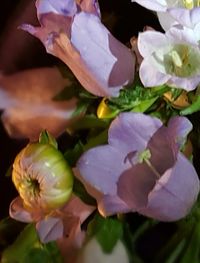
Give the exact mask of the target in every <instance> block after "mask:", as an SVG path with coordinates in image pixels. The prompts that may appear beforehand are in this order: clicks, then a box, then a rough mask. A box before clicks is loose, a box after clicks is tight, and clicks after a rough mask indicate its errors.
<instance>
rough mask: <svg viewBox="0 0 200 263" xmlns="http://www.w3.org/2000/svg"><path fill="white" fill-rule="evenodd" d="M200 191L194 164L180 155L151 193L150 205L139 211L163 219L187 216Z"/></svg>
mask: <svg viewBox="0 0 200 263" xmlns="http://www.w3.org/2000/svg"><path fill="white" fill-rule="evenodd" d="M198 193H199V179H198V176H197V173H196V171H195V169H194V167H193V165H192V164H191V163H190V162H189V161H188V160H187V159H186V158H185V157H184V156H183V155H182V154H179V155H178V159H177V162H176V164H175V166H174V167H173V168H171V169H169V170H167V171H166V172H165V174H164V175H163V176H162V177H161V178H160V179H159V181H158V182H157V184H156V186H155V187H154V189H153V190H152V191H151V193H150V194H149V202H148V206H147V207H146V208H144V209H141V210H139V213H141V214H144V215H146V216H149V217H152V218H155V219H158V220H161V221H174V220H179V219H181V218H183V217H185V216H186V215H187V214H188V213H189V211H190V210H191V208H192V206H193V204H194V203H195V201H196V199H197V196H198Z"/></svg>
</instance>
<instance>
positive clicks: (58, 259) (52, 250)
mask: <svg viewBox="0 0 200 263" xmlns="http://www.w3.org/2000/svg"><path fill="white" fill-rule="evenodd" d="M44 248H45V249H46V250H47V251H48V253H49V255H50V256H51V258H52V259H53V262H52V263H63V259H62V256H61V253H60V250H59V249H58V246H57V244H56V242H55V241H52V242H49V243H46V244H44Z"/></svg>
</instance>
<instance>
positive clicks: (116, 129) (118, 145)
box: [77, 113, 199, 221]
mask: <svg viewBox="0 0 200 263" xmlns="http://www.w3.org/2000/svg"><path fill="white" fill-rule="evenodd" d="M191 128H192V125H191V123H190V122H189V121H188V120H187V119H186V118H184V117H174V118H172V119H171V120H170V121H169V123H168V126H167V127H166V126H164V125H163V124H162V122H161V121H160V120H159V119H157V118H152V117H150V116H147V115H144V114H141V113H121V114H120V115H119V116H118V117H117V118H116V119H115V120H114V121H113V122H112V124H111V126H110V129H109V133H108V135H109V139H108V145H102V146H98V147H96V148H93V149H91V150H89V151H87V152H86V153H84V154H83V156H81V158H80V160H79V161H78V163H77V167H78V169H79V172H80V175H79V178H80V179H81V180H82V181H83V182H84V183H85V186H86V188H87V190H88V192H89V193H90V194H91V195H93V196H94V197H95V198H96V199H97V201H98V208H99V211H100V213H101V214H103V215H105V216H106V215H112V214H115V213H123V212H130V211H132V212H139V213H141V214H143V215H146V216H149V217H152V218H155V219H158V220H161V221H173V220H178V219H180V218H182V217H184V216H186V215H187V214H188V213H189V211H190V209H191V207H192V206H193V204H194V202H195V201H196V199H197V195H198V193H199V179H198V176H197V173H196V171H195V169H194V167H193V165H192V164H191V162H190V161H189V160H188V159H186V157H185V156H184V155H183V154H182V153H180V152H179V148H180V147H181V146H182V145H183V142H184V140H185V138H186V136H187V134H188V132H189V131H190V130H191Z"/></svg>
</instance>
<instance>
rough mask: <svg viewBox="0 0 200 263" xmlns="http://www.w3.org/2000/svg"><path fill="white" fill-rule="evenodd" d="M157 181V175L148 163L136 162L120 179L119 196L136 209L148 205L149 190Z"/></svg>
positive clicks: (131, 207) (132, 208)
mask: <svg viewBox="0 0 200 263" xmlns="http://www.w3.org/2000/svg"><path fill="white" fill-rule="evenodd" d="M155 183H156V175H155V174H154V173H153V171H152V170H151V169H150V168H149V167H148V166H147V165H146V164H136V165H135V166H134V167H132V168H131V169H129V170H126V171H125V172H124V173H123V174H122V175H121V176H120V178H119V181H118V184H117V186H118V189H117V192H118V195H119V197H120V198H121V199H122V200H123V201H124V202H125V203H126V204H127V205H128V206H129V207H130V209H131V210H133V211H135V210H138V209H140V208H141V207H144V206H146V205H147V202H148V195H149V192H150V191H151V190H152V189H153V187H154V185H155Z"/></svg>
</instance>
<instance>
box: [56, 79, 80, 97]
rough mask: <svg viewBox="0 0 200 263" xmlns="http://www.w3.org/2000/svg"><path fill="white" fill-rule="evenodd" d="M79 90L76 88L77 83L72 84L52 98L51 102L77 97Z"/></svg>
mask: <svg viewBox="0 0 200 263" xmlns="http://www.w3.org/2000/svg"><path fill="white" fill-rule="evenodd" d="M79 89H80V88H79V87H78V86H77V83H72V84H71V85H69V86H67V87H65V88H64V89H63V90H61V92H60V93H58V94H56V96H54V97H53V100H55V101H63V100H70V99H72V98H74V97H78V94H79Z"/></svg>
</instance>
